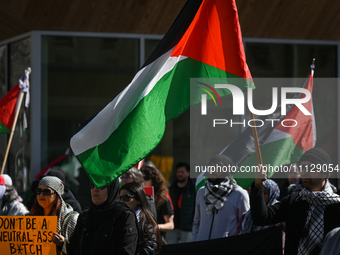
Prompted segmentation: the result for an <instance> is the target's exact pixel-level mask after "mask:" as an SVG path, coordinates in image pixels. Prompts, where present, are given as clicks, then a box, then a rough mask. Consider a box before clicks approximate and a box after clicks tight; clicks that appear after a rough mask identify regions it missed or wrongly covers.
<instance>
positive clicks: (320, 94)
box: [246, 43, 338, 164]
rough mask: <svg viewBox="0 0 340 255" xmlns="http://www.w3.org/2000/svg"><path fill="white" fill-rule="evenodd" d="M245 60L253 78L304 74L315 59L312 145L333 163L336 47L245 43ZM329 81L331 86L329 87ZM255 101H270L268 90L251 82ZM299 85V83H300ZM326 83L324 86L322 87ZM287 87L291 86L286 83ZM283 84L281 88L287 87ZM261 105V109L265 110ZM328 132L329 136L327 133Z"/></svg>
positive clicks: (335, 132)
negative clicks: (320, 149) (328, 156)
mask: <svg viewBox="0 0 340 255" xmlns="http://www.w3.org/2000/svg"><path fill="white" fill-rule="evenodd" d="M246 54H247V63H248V66H249V69H250V71H251V73H252V76H253V77H278V78H282V77H304V78H307V77H308V75H309V74H310V65H311V63H312V59H313V58H315V59H316V61H315V75H314V77H315V79H314V87H313V95H312V96H313V106H314V114H315V120H316V130H317V142H316V146H319V147H322V148H323V149H325V150H326V151H327V152H328V153H329V155H330V156H331V159H332V163H334V164H335V163H336V162H337V116H338V113H337V107H330V106H331V105H336V104H337V101H338V100H337V84H334V81H335V79H327V80H325V79H319V78H332V77H334V78H335V77H337V47H336V46H334V45H313V44H279V43H278V44H274V43H246ZM332 83H333V86H332ZM255 85H256V87H257V88H256V90H254V93H253V95H254V101H255V103H254V104H255V105H256V103H258V105H259V103H261V102H262V104H263V102H268V103H269V107H270V105H271V104H270V103H271V101H269V100H272V98H271V94H270V93H271V89H270V88H268V87H263V86H261V84H255ZM301 85H302V84H301ZM326 85H327V86H326ZM287 86H291V85H289V84H287ZM287 86H285V87H287ZM269 107H267V108H264V109H268V108H269ZM330 134H331V135H330Z"/></svg>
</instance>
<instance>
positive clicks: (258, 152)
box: [247, 90, 263, 165]
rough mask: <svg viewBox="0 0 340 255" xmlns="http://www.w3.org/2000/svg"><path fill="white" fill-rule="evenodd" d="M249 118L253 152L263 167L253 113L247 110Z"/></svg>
mask: <svg viewBox="0 0 340 255" xmlns="http://www.w3.org/2000/svg"><path fill="white" fill-rule="evenodd" d="M247 100H248V90H247ZM249 116H250V119H251V120H252V121H251V123H252V127H251V129H252V131H253V137H254V143H255V150H256V156H257V162H258V163H259V164H261V165H263V162H262V156H261V150H260V143H259V137H258V136H257V130H256V123H255V120H254V119H255V116H254V113H252V112H251V111H250V110H249Z"/></svg>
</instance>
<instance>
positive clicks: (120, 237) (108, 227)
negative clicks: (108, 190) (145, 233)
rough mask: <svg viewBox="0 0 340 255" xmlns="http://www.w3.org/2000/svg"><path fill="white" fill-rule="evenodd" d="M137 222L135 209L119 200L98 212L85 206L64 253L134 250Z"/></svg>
mask: <svg viewBox="0 0 340 255" xmlns="http://www.w3.org/2000/svg"><path fill="white" fill-rule="evenodd" d="M137 224H138V222H137V220H136V216H135V213H134V212H133V211H132V210H131V209H130V207H129V206H127V205H126V204H124V203H121V202H116V203H115V204H114V205H113V206H112V207H111V208H110V210H106V211H105V212H104V213H102V214H94V213H93V212H92V211H91V209H89V210H85V211H84V212H82V213H81V214H80V215H79V218H78V221H77V226H76V228H75V230H74V233H73V236H72V238H71V239H70V243H69V244H68V245H67V254H70V255H87V254H89V255H90V254H91V255H93V254H101V255H106V254H136V249H137V244H138V225H137Z"/></svg>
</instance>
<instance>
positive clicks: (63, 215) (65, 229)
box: [58, 200, 79, 241]
mask: <svg viewBox="0 0 340 255" xmlns="http://www.w3.org/2000/svg"><path fill="white" fill-rule="evenodd" d="M78 216H79V213H78V212H76V211H73V208H72V207H71V206H70V205H69V204H67V203H65V202H64V200H61V208H60V213H59V217H58V233H59V234H60V235H62V236H63V237H65V239H66V240H67V241H69V240H70V238H71V236H72V234H73V232H74V229H75V227H76V225H77V219H78Z"/></svg>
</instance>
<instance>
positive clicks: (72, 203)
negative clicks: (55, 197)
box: [62, 188, 82, 213]
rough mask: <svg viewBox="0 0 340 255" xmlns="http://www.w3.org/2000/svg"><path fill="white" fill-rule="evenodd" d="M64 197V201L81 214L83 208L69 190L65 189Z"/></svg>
mask: <svg viewBox="0 0 340 255" xmlns="http://www.w3.org/2000/svg"><path fill="white" fill-rule="evenodd" d="M62 197H63V200H64V201H65V203H67V204H69V205H70V206H72V208H73V210H74V211H76V212H78V213H81V211H82V210H81V206H80V204H79V202H78V201H77V199H76V198H75V197H74V195H73V194H72V192H71V191H70V190H69V189H67V188H65V189H64V194H63V195H62Z"/></svg>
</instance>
